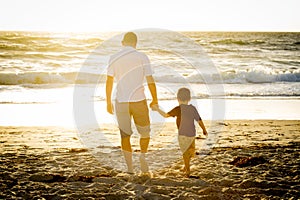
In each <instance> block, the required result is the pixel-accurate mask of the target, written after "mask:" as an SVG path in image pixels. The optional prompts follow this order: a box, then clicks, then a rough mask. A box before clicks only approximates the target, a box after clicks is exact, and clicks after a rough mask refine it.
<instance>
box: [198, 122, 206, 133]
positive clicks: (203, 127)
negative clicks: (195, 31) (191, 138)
mask: <svg viewBox="0 0 300 200" xmlns="http://www.w3.org/2000/svg"><path fill="white" fill-rule="evenodd" d="M198 123H199V126H200V127H201V128H202V130H203V135H207V134H208V133H207V131H206V128H205V126H204V123H203V121H202V120H199V121H198Z"/></svg>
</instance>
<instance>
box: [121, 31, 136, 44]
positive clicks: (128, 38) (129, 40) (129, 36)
mask: <svg viewBox="0 0 300 200" xmlns="http://www.w3.org/2000/svg"><path fill="white" fill-rule="evenodd" d="M136 44H137V36H136V34H135V33H133V32H127V33H126V34H125V35H124V37H123V40H122V45H123V46H132V47H134V48H136Z"/></svg>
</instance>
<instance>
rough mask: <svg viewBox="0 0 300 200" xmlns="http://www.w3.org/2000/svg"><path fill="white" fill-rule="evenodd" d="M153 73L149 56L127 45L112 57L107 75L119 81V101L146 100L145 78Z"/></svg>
mask: <svg viewBox="0 0 300 200" xmlns="http://www.w3.org/2000/svg"><path fill="white" fill-rule="evenodd" d="M152 74H153V71H152V69H151V65H150V61H149V58H148V57H147V56H146V55H145V54H144V53H141V52H138V51H137V50H136V49H135V48H133V47H130V46H125V47H124V48H123V49H122V50H121V51H119V52H118V53H116V54H114V55H112V56H111V57H110V60H109V66H108V69H107V75H108V76H112V77H114V78H115V79H116V81H117V94H116V98H117V101H118V102H137V101H142V100H144V99H145V98H146V96H145V94H144V86H143V83H144V79H145V77H146V76H150V75H152Z"/></svg>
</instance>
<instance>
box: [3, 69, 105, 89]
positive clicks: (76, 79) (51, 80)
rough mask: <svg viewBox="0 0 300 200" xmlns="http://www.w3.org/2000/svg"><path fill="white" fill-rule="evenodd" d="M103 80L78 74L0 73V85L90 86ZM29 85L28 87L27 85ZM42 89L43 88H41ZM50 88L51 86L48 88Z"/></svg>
mask: <svg viewBox="0 0 300 200" xmlns="http://www.w3.org/2000/svg"><path fill="white" fill-rule="evenodd" d="M99 80H100V81H101V80H105V76H104V75H99V74H91V73H82V72H81V73H78V72H62V73H53V72H52V73H48V72H27V73H19V74H15V73H0V84H1V85H24V86H27V87H31V86H30V85H41V84H43V85H44V84H50V85H53V86H54V85H56V86H55V87H59V86H61V84H74V83H78V84H91V83H97V82H98V81H99ZM27 84H29V85H27ZM43 87H44V86H43ZM50 87H52V86H50Z"/></svg>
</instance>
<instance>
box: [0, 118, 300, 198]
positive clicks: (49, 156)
mask: <svg viewBox="0 0 300 200" xmlns="http://www.w3.org/2000/svg"><path fill="white" fill-rule="evenodd" d="M206 124H207V126H208V130H209V134H210V135H209V137H208V138H205V137H203V136H198V137H197V139H196V145H197V156H196V157H195V158H194V159H193V160H192V166H191V175H192V176H191V177H190V178H185V177H184V174H183V173H182V171H181V169H182V166H183V163H182V160H181V156H180V151H179V148H178V145H177V141H176V127H175V124H174V123H165V124H154V125H153V127H152V129H153V132H156V133H154V134H153V135H152V137H153V139H152V140H151V144H150V148H149V155H148V157H147V159H148V161H149V164H150V168H151V172H152V174H151V177H149V176H147V175H140V174H139V163H138V160H137V156H138V154H139V152H138V151H139V150H138V145H137V144H138V143H137V139H138V137H137V136H134V137H133V144H134V145H133V146H134V150H135V152H134V154H135V157H134V159H135V161H136V163H135V172H136V173H135V174H134V175H129V174H126V173H124V170H125V169H126V167H125V165H124V163H123V158H122V156H120V155H121V154H120V146H119V136H118V133H117V132H118V130H117V128H116V127H115V126H114V125H105V126H102V128H101V129H95V130H89V131H85V132H81V133H77V131H76V130H72V129H66V128H60V127H0V146H1V149H0V154H1V170H0V174H1V183H0V187H1V192H0V199H53V200H54V199H299V198H300V192H299V191H300V156H299V155H300V154H299V152H300V151H299V150H300V137H299V136H300V121H292V120H291V121H273V120H272V121H271V120H263V121H262V120H254V121H245V120H244V121H226V122H221V123H220V122H216V123H212V124H210V123H208V122H206ZM101 133H102V136H101ZM199 133H201V132H200V130H199ZM99 135H100V136H99ZM103 136H105V137H103ZM93 138H94V139H93Z"/></svg>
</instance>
